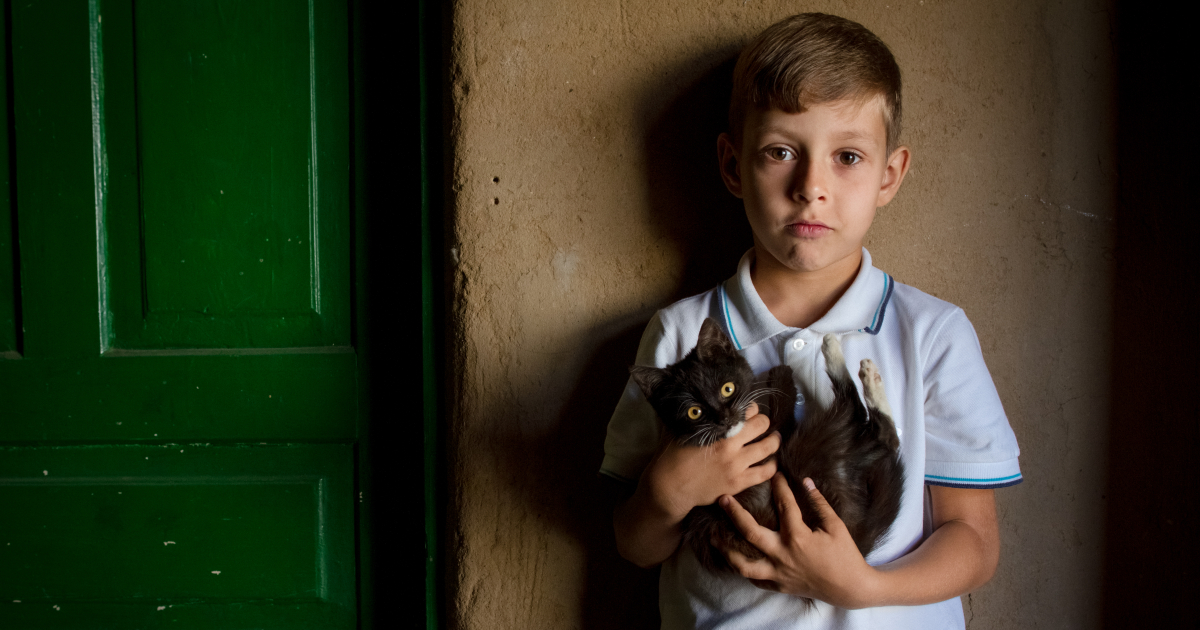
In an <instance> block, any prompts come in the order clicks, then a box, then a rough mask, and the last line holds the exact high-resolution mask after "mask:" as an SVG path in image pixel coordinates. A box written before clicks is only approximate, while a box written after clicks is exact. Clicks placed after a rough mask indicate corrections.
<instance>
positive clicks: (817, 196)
mask: <svg viewBox="0 0 1200 630" xmlns="http://www.w3.org/2000/svg"><path fill="white" fill-rule="evenodd" d="M798 161H799V164H798V165H797V167H796V178H795V180H794V182H793V184H792V199H793V200H794V201H797V202H799V201H807V202H808V203H813V202H815V201H821V200H823V199H825V196H826V194H827V193H828V190H827V189H826V177H825V175H826V174H825V173H824V172H823V171H822V169H821V166H820V165H819V164H817V163H816V162H815V161H814V160H812V159H809V158H805V159H802V160H798Z"/></svg>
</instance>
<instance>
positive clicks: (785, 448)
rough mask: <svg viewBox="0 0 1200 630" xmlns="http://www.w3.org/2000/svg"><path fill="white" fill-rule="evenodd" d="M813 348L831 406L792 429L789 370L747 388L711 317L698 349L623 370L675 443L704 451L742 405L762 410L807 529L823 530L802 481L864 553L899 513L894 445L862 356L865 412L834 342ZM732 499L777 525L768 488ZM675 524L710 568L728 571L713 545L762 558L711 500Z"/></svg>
mask: <svg viewBox="0 0 1200 630" xmlns="http://www.w3.org/2000/svg"><path fill="white" fill-rule="evenodd" d="M821 352H822V353H823V354H824V355H825V370H826V373H827V374H828V375H829V378H830V380H831V381H832V383H833V393H834V399H833V404H831V405H830V407H829V409H824V410H810V412H809V413H808V416H807V417H806V418H805V419H804V420H803V421H801V422H800V423H799V424H796V423H795V422H794V421H793V410H794V407H795V403H796V386H795V383H794V382H793V380H792V369H791V368H790V367H788V366H786V365H783V366H778V367H774V368H772V369H771V370H770V371H769V372H767V374H766V377H765V380H764V381H762V382H755V380H754V374H753V372H752V371H751V369H750V364H749V363H747V362H746V360H745V359H744V358H742V356H741V355H739V354H738V353H737V349H736V348H734V346H733V344H732V343H731V342H730V341H729V338H728V337H727V336H726V335H725V333H724V332H723V331H722V330H721V328H720V326H719V325H718V324H717V323H716V322H715V321H713V320H712V319H705V320H704V324H703V325H702V326H701V327H700V337H699V339H698V341H697V343H696V347H695V348H693V349H692V351H691V352H688V354H687V356H685V357H683V359H681V360H680V361H679V362H678V363H675V364H674V365H669V366H667V367H665V368H661V369H659V368H652V367H645V366H634V367H632V368H630V372H631V373H632V375H633V379H634V381H635V382H637V384H638V386H639V387H641V389H642V393H644V394H645V395H646V399H647V400H648V401H650V404H651V406H653V407H654V410H655V411H656V412H657V413H658V417H659V418H660V419H661V420H662V421H663V424H664V425H665V426H666V428H667V430H668V432H669V433H670V434H671V435H672V436H674V438H675V439H676V440H678V441H679V442H681V443H682V444H687V445H694V446H708V445H709V444H713V443H715V442H717V441H719V440H723V439H725V438H726V437H731V436H733V435H736V434H737V433H738V432H739V431H741V429H742V427H743V425H744V424H745V412H746V408H747V407H748V406H749V405H750V403H751V402H757V403H758V405H759V410H760V413H763V414H765V415H766V416H767V417H769V418H770V419H771V427H770V429H768V431H767V432H766V433H764V434H763V435H764V436H765V435H769V434H770V431H772V430H775V429H778V430H779V431H780V434H781V435H782V438H783V440H782V442H781V446H780V448H779V451H778V452H777V453H776V454H775V455H773V456H772V457H775V458H777V460H778V461H777V465H778V469H779V471H780V472H782V473H783V475H784V477H785V478H786V479H787V482H788V484H789V485H790V486H791V487H792V492H793V493H794V494H795V495H796V501H797V503H798V504H799V505H800V512H801V514H802V516H803V518H804V522H805V524H807V525H808V526H809V527H812V528H816V527H819V526H820V525H821V521H820V518H819V516H818V514H817V511H816V509H815V508H814V506H813V504H812V501H811V499H809V496H808V492H806V491H805V490H804V487H803V486H802V485H801V482H802V481H803V480H804V478H805V477H810V478H812V480H813V482H814V483H815V484H816V486H817V489H818V490H820V491H821V494H822V496H824V497H825V500H826V501H828V502H829V505H830V506H831V507H832V508H833V511H834V512H836V513H837V515H838V517H840V518H841V519H842V522H844V523H845V524H846V528H847V529H848V530H849V531H850V536H851V537H852V538H853V539H854V543H855V544H856V545H857V546H858V550H859V552H861V553H862V554H863V556H866V555H867V554H868V553H870V552H871V550H872V549H874V548H875V546H876V545H877V544H878V543H879V541H880V539H881V538H882V537H883V535H884V534H885V533H887V530H888V528H889V527H890V526H891V524H892V521H894V520H895V519H896V515H897V514H898V513H899V512H900V495H901V493H902V492H903V485H904V466H903V464H901V462H900V454H899V448H900V439H899V437H898V436H897V434H896V427H895V425H894V424H893V423H892V419H891V411H890V409H889V407H888V403H887V399H886V398H885V396H884V389H883V379H882V378H881V377H880V375H879V372H878V371H877V370H876V368H875V364H874V363H873V362H872V361H871V360H870V359H863V361H862V364H861V369H860V370H859V377H860V378H861V379H862V381H863V389H864V391H865V393H866V399H867V406H866V407H864V406H863V404H862V401H860V400H859V398H858V390H857V389H856V388H855V386H854V380H853V379H852V378H851V377H850V372H849V371H847V369H846V361H845V358H844V357H843V356H842V348H841V344H839V343H838V340H837V337H835V336H834V335H825V338H824V341H823V343H822V346H821ZM756 386H757V387H756ZM810 409H811V408H810ZM735 498H736V499H737V500H738V502H739V503H741V504H742V506H743V507H745V508H746V510H747V511H748V512H750V514H751V515H753V516H754V519H755V520H756V521H758V522H759V523H760V524H761V525H763V526H764V527H769V528H771V529H774V530H778V529H779V518H778V514H777V513H776V510H775V502H774V501H773V500H772V496H771V487H770V483H769V482H765V483H761V484H759V485H757V486H753V487H751V488H747V489H746V490H744V491H742V492H740V493H738V494H737V495H736V496H735ZM682 527H683V544H687V545H690V546H691V547H692V550H693V551H694V552H695V554H696V558H697V559H698V560H699V561H700V563H701V564H702V565H704V566H705V567H706V568H708V569H710V570H715V571H728V570H732V569H731V567H730V566H729V564H728V561H726V559H725V557H724V555H723V554H722V553H721V551H720V550H719V549H718V548H716V547H714V546H713V542H714V541H718V544H719V545H720V546H723V547H726V548H731V549H736V550H738V551H740V552H742V553H743V554H745V555H746V556H747V557H749V558H751V559H758V558H762V557H763V554H762V552H760V551H759V550H758V549H756V548H755V547H754V546H753V545H751V544H750V543H748V542H746V540H745V539H744V538H742V536H741V534H739V533H738V531H737V528H736V527H735V526H734V525H733V522H732V521H731V520H730V519H729V517H728V515H726V514H725V511H724V510H722V509H721V508H720V507H719V506H717V505H715V504H714V505H704V506H699V507H696V508H694V509H693V510H692V512H691V513H690V514H688V516H687V518H686V519H684V522H683V525H682Z"/></svg>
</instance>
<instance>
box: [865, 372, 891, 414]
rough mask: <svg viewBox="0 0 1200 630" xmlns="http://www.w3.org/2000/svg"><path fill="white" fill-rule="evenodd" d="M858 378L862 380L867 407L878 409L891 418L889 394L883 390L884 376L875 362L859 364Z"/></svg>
mask: <svg viewBox="0 0 1200 630" xmlns="http://www.w3.org/2000/svg"><path fill="white" fill-rule="evenodd" d="M858 377H859V378H860V379H862V384H863V395H864V397H865V398H866V399H867V406H868V407H870V408H872V409H878V410H880V411H882V412H883V413H885V414H887V415H889V416H890V415H892V409H891V407H890V406H888V401H887V392H885V391H884V388H883V376H881V375H880V374H879V368H877V367H875V362H874V361H872V360H870V359H863V360H862V363H860V364H859V369H858Z"/></svg>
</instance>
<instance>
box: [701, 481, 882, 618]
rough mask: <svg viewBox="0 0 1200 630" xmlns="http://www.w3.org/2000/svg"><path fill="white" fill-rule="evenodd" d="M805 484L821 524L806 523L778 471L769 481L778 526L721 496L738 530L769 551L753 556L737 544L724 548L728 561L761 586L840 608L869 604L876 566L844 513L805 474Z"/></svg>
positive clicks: (757, 545)
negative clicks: (757, 518)
mask: <svg viewBox="0 0 1200 630" xmlns="http://www.w3.org/2000/svg"><path fill="white" fill-rule="evenodd" d="M804 485H805V487H806V489H807V492H808V493H809V494H810V495H811V498H812V500H813V503H814V504H815V505H816V506H817V511H818V512H820V513H821V521H822V523H824V525H823V526H822V527H821V528H818V529H811V528H810V527H808V525H805V524H804V520H803V519H802V518H801V516H800V506H798V505H797V504H796V497H795V495H793V494H792V489H791V488H790V487H788V484H787V481H786V480H785V479H784V478H783V475H780V474H777V475H775V477H774V479H772V481H771V490H772V492H773V493H774V496H775V502H776V505H777V506H778V509H779V531H778V532H776V531H773V530H771V529H768V528H766V527H763V526H761V525H759V524H758V523H757V522H756V521H755V520H754V517H753V516H750V513H749V512H747V511H746V510H745V508H743V507H742V506H741V504H739V503H738V502H737V501H736V500H734V498H733V497H731V496H723V497H721V507H723V508H724V509H725V511H726V512H727V513H728V514H729V516H730V517H731V518H733V522H734V524H735V525H737V528H738V530H740V531H741V532H742V535H743V536H745V537H746V540H747V541H749V542H750V544H752V545H754V546H755V547H757V548H758V549H759V550H760V551H762V552H763V553H764V554H766V557H765V558H761V559H759V560H749V559H748V558H746V556H745V555H743V554H741V553H739V552H737V551H735V550H725V554H726V557H727V558H728V559H729V563H730V564H731V565H732V566H733V568H734V569H735V570H737V572H738V573H740V574H741V575H743V576H744V577H746V578H749V579H750V581H751V582H752V583H753V584H754V585H755V586H757V587H759V588H763V589H767V590H772V591H778V592H782V593H788V594H790V595H799V596H804V597H812V598H815V599H819V600H821V601H823V602H827V603H830V604H833V605H834V606H838V607H839V608H860V607H862V606H865V605H868V601H869V599H870V596H869V595H867V594H868V593H870V591H871V588H870V585H871V582H872V579H873V578H874V574H875V569H873V568H871V567H870V566H869V565H868V564H867V562H866V560H865V559H864V558H863V557H862V554H860V553H859V552H858V547H857V546H855V544H854V539H852V538H851V537H850V532H849V531H847V530H846V526H845V525H844V524H843V523H842V519H840V518H838V515H837V514H835V513H834V511H833V508H831V507H830V506H829V503H828V502H826V501H825V497H823V496H821V493H820V492H819V491H818V490H817V489H816V487H815V486H813V485H812V481H811V480H809V479H805V480H804ZM864 595H866V597H864Z"/></svg>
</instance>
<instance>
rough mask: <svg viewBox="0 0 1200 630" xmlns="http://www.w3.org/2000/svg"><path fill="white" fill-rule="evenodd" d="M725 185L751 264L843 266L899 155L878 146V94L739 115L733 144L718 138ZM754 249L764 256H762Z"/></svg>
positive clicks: (881, 139)
mask: <svg viewBox="0 0 1200 630" xmlns="http://www.w3.org/2000/svg"><path fill="white" fill-rule="evenodd" d="M718 150H719V152H720V158H721V174H722V178H723V179H724V180H725V185H726V186H727V187H728V188H729V191H730V192H732V193H733V194H734V195H736V196H738V197H740V198H742V199H743V200H744V201H745V205H746V217H747V218H748V219H749V220H750V228H751V229H752V230H753V231H754V245H755V250H756V251H757V254H758V264H759V265H762V264H772V263H775V262H778V263H779V264H780V265H782V266H783V267H786V268H787V269H790V270H792V271H795V272H819V271H823V270H828V271H838V272H839V275H841V273H840V271H841V270H842V268H845V270H848V271H849V273H853V272H854V271H856V270H857V269H858V264H859V261H860V260H861V251H862V243H863V238H864V237H865V236H866V233H867V229H868V228H870V227H871V221H873V220H874V219H875V209H876V208H878V207H880V206H883V205H885V204H886V203H888V202H889V201H891V199H892V197H893V196H895V194H896V191H897V190H898V189H899V188H900V182H901V181H902V180H903V179H904V174H905V172H906V171H907V170H908V158H909V152H908V149H907V148H905V147H900V148H898V149H896V150H895V151H893V152H892V154H891V155H888V153H887V131H886V129H885V128H884V123H883V110H882V100H881V99H879V98H875V99H871V100H868V101H866V102H865V103H859V102H856V101H834V102H831V103H822V104H818V105H813V106H811V107H809V108H808V109H806V110H804V111H803V112H800V113H797V114H788V113H785V112H783V111H779V110H775V109H769V110H766V111H758V110H755V109H753V108H752V109H751V111H749V112H748V113H747V117H746V123H745V129H744V131H743V137H742V143H741V146H740V147H735V146H734V145H733V143H732V140H731V139H730V138H729V136H728V135H726V134H722V135H721V138H720V139H719V140H718ZM764 256H769V257H770V258H769V259H765V258H764Z"/></svg>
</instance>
